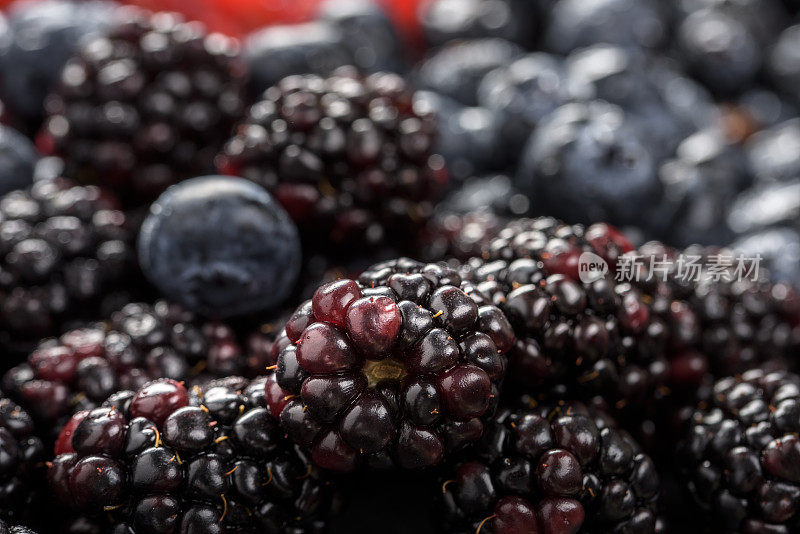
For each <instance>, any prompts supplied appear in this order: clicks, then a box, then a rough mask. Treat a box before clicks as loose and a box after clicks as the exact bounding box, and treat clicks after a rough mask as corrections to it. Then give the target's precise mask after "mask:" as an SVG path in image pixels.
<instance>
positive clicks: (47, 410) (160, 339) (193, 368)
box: [3, 301, 274, 426]
mask: <svg viewBox="0 0 800 534" xmlns="http://www.w3.org/2000/svg"><path fill="white" fill-rule="evenodd" d="M245 353H246V348H244V347H242V346H241V345H240V343H239V342H238V340H237V338H236V335H235V333H234V332H233V330H232V329H231V328H230V327H229V326H227V325H225V324H224V323H221V322H218V321H201V320H199V319H197V318H196V317H195V316H194V315H193V314H192V313H191V312H188V311H186V310H185V309H183V308H181V307H180V306H178V305H174V304H169V303H167V302H165V301H158V302H156V303H155V304H154V305H152V306H151V305H148V304H138V303H134V304H128V305H126V306H124V307H123V308H122V309H120V310H119V311H117V312H114V313H112V314H111V316H110V319H109V320H108V321H107V322H105V323H100V324H98V325H96V326H87V327H83V328H78V329H75V330H70V331H68V332H67V333H65V334H63V335H62V336H61V337H59V338H57V339H48V340H44V341H42V342H41V343H40V345H39V347H38V348H37V349H36V350H34V351H33V352H31V354H30V355H29V356H28V359H27V361H26V362H25V363H23V364H20V365H18V366H16V367H14V368H12V369H10V370H9V371H7V372H6V374H5V376H4V377H3V384H4V389H5V390H7V393H8V394H9V395H10V396H11V397H12V398H14V399H16V400H17V401H18V402H19V403H20V404H22V405H23V406H25V407H26V408H27V409H28V410H29V411H30V413H31V415H33V416H34V417H35V418H36V419H37V420H38V421H40V422H42V423H43V425H44V426H46V425H52V424H53V423H56V422H58V421H60V420H61V419H62V418H64V417H69V416H71V415H72V414H73V413H75V411H77V410H85V409H92V408H95V407H97V406H98V405H99V404H100V403H102V402H103V401H104V400H105V399H106V398H107V397H108V396H109V395H111V394H112V393H114V392H115V391H117V390H119V389H137V388H139V387H140V386H141V385H142V384H144V383H145V382H147V381H148V380H151V379H154V378H160V377H165V378H171V379H175V380H187V379H190V378H191V379H199V378H200V375H203V374H208V375H211V376H217V377H218V376H226V375H229V374H243V375H244V374H246V375H249V376H256V375H257V374H259V373H261V372H263V370H264V368H265V367H266V366H267V365H269V364H270V363H271V361H270V356H269V353H268V352H267V351H266V350H261V351H254V352H253V353H252V354H250V353H248V354H247V355H245ZM251 356H252V358H251ZM272 359H273V360H274V358H272Z"/></svg>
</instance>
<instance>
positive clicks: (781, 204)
mask: <svg viewBox="0 0 800 534" xmlns="http://www.w3.org/2000/svg"><path fill="white" fill-rule="evenodd" d="M728 224H729V225H730V227H731V228H732V229H733V230H734V231H735V232H736V233H737V234H740V235H741V234H752V233H755V232H758V231H759V230H763V229H765V228H770V227H777V226H788V227H791V226H794V227H795V228H797V229H800V178H795V179H793V180H790V181H787V182H781V183H773V184H760V185H756V186H755V187H751V188H750V189H747V190H746V191H744V192H743V193H741V194H740V195H739V196H738V198H737V199H736V201H735V202H734V203H733V205H731V207H730V211H729V215H728Z"/></svg>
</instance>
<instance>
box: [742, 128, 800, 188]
mask: <svg viewBox="0 0 800 534" xmlns="http://www.w3.org/2000/svg"><path fill="white" fill-rule="evenodd" d="M745 148H746V152H747V160H748V165H749V167H750V172H751V173H752V174H753V176H755V177H756V179H757V180H760V181H764V182H769V181H775V180H778V181H780V180H789V179H792V178H795V177H797V176H800V118H794V119H790V120H787V121H784V122H782V123H780V124H776V125H775V126H773V127H772V128H769V129H766V130H762V131H761V132H759V133H757V134H755V135H754V136H753V137H751V138H750V139H749V140H748V142H747V145H746V147H745Z"/></svg>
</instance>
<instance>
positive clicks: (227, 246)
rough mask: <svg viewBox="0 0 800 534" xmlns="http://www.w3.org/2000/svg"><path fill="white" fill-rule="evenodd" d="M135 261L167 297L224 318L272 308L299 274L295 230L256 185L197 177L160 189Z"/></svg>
mask: <svg viewBox="0 0 800 534" xmlns="http://www.w3.org/2000/svg"><path fill="white" fill-rule="evenodd" d="M138 248H139V261H140V263H141V266H142V269H143V271H144V273H145V275H146V276H147V278H148V279H149V280H150V281H151V282H152V283H153V284H154V285H155V286H156V287H158V288H159V289H160V290H161V292H162V293H163V294H164V295H165V296H167V297H168V298H171V299H174V300H175V301H177V302H180V303H182V304H184V305H186V306H187V307H189V308H191V309H192V310H195V311H197V312H199V313H202V314H205V315H208V316H216V317H227V316H231V315H240V314H245V313H251V312H257V311H260V310H266V309H270V308H274V307H276V306H278V305H279V304H281V303H282V302H283V300H284V299H285V298H286V297H287V295H288V294H289V293H290V291H291V289H292V286H293V284H294V282H295V280H296V279H297V275H298V272H299V270H300V239H299V237H298V233H297V228H296V227H295V225H294V223H293V222H292V221H291V219H290V218H289V216H288V215H287V214H286V212H285V211H284V210H283V208H281V206H280V205H279V204H278V203H277V202H276V201H275V199H273V198H272V196H271V195H270V194H269V193H267V191H265V190H264V189H262V188H261V187H259V186H257V185H255V184H254V183H252V182H250V181H248V180H244V179H241V178H232V177H225V176H204V177H200V178H192V179H190V180H186V181H184V182H181V183H179V184H177V185H174V186H172V187H170V188H169V189H167V191H165V192H164V193H163V194H162V195H161V196H160V197H159V198H158V200H157V201H156V202H155V203H154V204H153V205H152V206H151V208H150V214H149V215H148V216H147V218H146V219H145V221H144V224H143V225H142V230H141V233H140V235H139V244H138Z"/></svg>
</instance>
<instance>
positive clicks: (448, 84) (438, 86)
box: [417, 39, 523, 106]
mask: <svg viewBox="0 0 800 534" xmlns="http://www.w3.org/2000/svg"><path fill="white" fill-rule="evenodd" d="M522 54H523V51H522V49H521V48H520V47H519V46H517V45H515V44H514V43H511V42H509V41H505V40H503V39H475V40H472V41H454V42H451V43H448V44H446V45H445V46H443V47H442V48H440V49H439V50H438V51H436V52H435V53H434V55H433V56H431V57H430V58H428V59H427V60H426V61H425V62H424V63H422V65H421V66H420V67H419V71H418V72H417V82H418V84H419V86H420V87H422V88H425V89H430V90H432V91H436V92H438V93H441V94H443V95H446V96H449V97H450V98H454V99H456V100H458V101H459V102H461V103H462V104H465V105H467V106H475V105H477V104H478V85H479V84H480V83H481V80H482V79H483V77H484V76H485V75H486V74H487V73H488V72H489V71H491V70H493V69H496V68H497V67H502V66H504V65H507V64H508V63H511V62H512V61H513V60H515V59H517V58H518V57H520V56H521V55H522Z"/></svg>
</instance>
